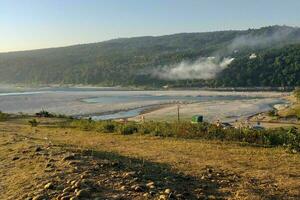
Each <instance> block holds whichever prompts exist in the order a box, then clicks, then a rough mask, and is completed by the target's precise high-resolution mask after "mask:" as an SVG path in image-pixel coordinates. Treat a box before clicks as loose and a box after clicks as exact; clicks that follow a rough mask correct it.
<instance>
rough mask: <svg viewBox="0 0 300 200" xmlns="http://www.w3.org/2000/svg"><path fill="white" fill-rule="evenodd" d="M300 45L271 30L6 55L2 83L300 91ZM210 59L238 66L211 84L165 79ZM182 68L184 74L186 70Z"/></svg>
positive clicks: (284, 29)
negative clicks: (290, 88) (171, 72)
mask: <svg viewBox="0 0 300 200" xmlns="http://www.w3.org/2000/svg"><path fill="white" fill-rule="evenodd" d="M299 43H300V29H299V28H295V27H288V26H270V27H264V28H260V29H249V30H243V31H218V32H207V33H181V34H174V35H167V36H159V37H150V36H149V37H137V38H121V39H114V40H109V41H105V42H100V43H93V44H83V45H75V46H69V47H61V48H52V49H41V50H33V51H22V52H11V53H1V54H0V82H2V83H25V84H99V85H109V86H113V85H123V86H125V85H136V86H140V85H143V86H153V87H160V86H162V85H165V84H169V85H174V86H212V87H215V86H296V85H300V74H299V73H300V45H298V44H299ZM251 56H253V57H251ZM210 57H217V58H218V60H222V59H223V58H227V57H230V58H234V60H233V61H232V62H231V63H230V64H229V65H228V66H227V67H226V68H225V67H224V70H219V71H218V70H214V71H213V73H215V74H214V75H213V76H209V77H210V78H203V77H202V76H201V73H200V76H199V77H195V76H193V77H192V78H189V77H186V78H182V77H181V78H178V77H176V76H175V77H171V78H167V79H166V78H163V77H161V76H160V74H159V73H161V70H160V69H165V68H166V66H167V67H170V66H173V65H175V66H176V65H178V63H181V62H182V61H189V62H193V61H195V60H197V59H199V58H210ZM250 58H251V59H250ZM215 65H216V66H218V64H215V63H214V66H215ZM220 66H222V65H221V64H220ZM210 67H211V66H210ZM182 68H183V70H184V66H183V67H182ZM192 70H198V68H196V69H192ZM201 70H203V69H201ZM154 71H155V72H156V73H153V72H154ZM163 72H164V71H163ZM163 72H162V73H163ZM192 72H193V71H192ZM200 72H201V71H200ZM165 73H168V71H165ZM198 73H199V71H198ZM209 73H212V72H209ZM210 75H211V74H210Z"/></svg>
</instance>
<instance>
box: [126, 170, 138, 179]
mask: <svg viewBox="0 0 300 200" xmlns="http://www.w3.org/2000/svg"><path fill="white" fill-rule="evenodd" d="M135 174H136V172H134V171H132V172H127V173H125V174H124V178H128V177H131V176H134V175H135Z"/></svg>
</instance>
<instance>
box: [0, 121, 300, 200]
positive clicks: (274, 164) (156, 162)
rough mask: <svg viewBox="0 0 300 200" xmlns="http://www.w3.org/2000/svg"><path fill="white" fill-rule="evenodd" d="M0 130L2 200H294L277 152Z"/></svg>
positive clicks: (16, 126) (11, 125) (295, 183)
mask: <svg viewBox="0 0 300 200" xmlns="http://www.w3.org/2000/svg"><path fill="white" fill-rule="evenodd" d="M41 122H42V123H41V124H40V125H39V126H38V127H33V128H32V127H30V126H29V125H28V119H15V120H10V121H7V122H0V180H1V182H0V199H11V200H12V199H28V200H29V199H34V200H37V199H73V200H74V199H300V190H299V188H300V155H299V154H291V153H288V152H287V151H286V150H285V149H283V148H263V147H256V146H250V145H246V144H240V143H228V142H220V141H204V140H184V139H174V138H165V139H164V138H158V137H153V136H141V135H130V136H122V135H118V134H107V133H106V134H104V133H98V132H87V131H80V130H76V129H71V128H61V127H58V126H57V125H56V120H55V119H51V120H48V119H45V120H42V121H41Z"/></svg>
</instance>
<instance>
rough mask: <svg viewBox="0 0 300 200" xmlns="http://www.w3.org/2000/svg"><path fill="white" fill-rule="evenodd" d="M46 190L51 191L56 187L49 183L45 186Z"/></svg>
mask: <svg viewBox="0 0 300 200" xmlns="http://www.w3.org/2000/svg"><path fill="white" fill-rule="evenodd" d="M44 188H45V189H50V190H52V189H54V185H53V183H47V184H46V185H45V186H44Z"/></svg>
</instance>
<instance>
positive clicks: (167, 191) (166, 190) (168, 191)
mask: <svg viewBox="0 0 300 200" xmlns="http://www.w3.org/2000/svg"><path fill="white" fill-rule="evenodd" d="M171 192H172V191H171V189H169V188H167V189H165V191H164V193H165V194H170V193H171Z"/></svg>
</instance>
